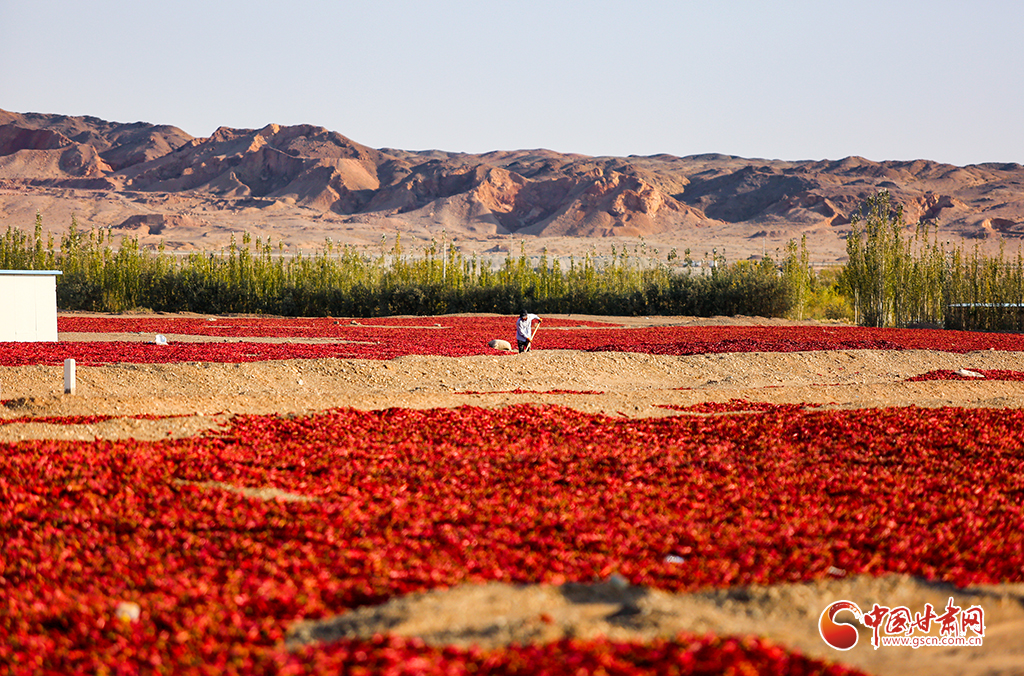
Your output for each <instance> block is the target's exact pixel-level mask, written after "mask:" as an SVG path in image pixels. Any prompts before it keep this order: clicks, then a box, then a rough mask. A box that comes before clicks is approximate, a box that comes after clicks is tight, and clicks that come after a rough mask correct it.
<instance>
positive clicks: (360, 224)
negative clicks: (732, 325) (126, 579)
mask: <svg viewBox="0 0 1024 676" xmlns="http://www.w3.org/2000/svg"><path fill="white" fill-rule="evenodd" d="M1022 186H1024V167H1021V166H1020V165H1019V164H983V165H971V166H967V167H957V166H953V165H947V164H941V163H937V162H933V161H929V160H927V159H921V160H917V161H913V162H897V161H874V160H869V159H866V158H862V157H847V158H839V159H814V160H799V161H791V160H777V159H751V158H742V157H734V156H729V155H717V154H708V155H697V156H689V157H676V156H671V155H652V156H635V155H631V156H629V157H590V156H584V155H578V154H572V153H560V152H554V151H551V150H545V149H530V150H503V151H494V152H490V153H483V154H477V155H471V154H465V153H453V152H446V151H444V150H422V151H410V150H401V149H395V148H379V149H377V148H370V147H367V146H365V145H362V144H360V143H358V142H357V141H354V140H352V139H349V138H347V137H345V136H343V135H342V134H341V133H339V132H336V131H330V130H327V129H325V128H323V127H317V126H314V125H296V126H281V125H277V124H268V125H267V126H265V127H263V128H261V129H231V128H226V127H223V128H221V129H218V130H217V131H216V132H215V133H214V134H213V135H211V136H210V137H207V138H196V137H193V136H191V135H189V134H188V133H187V132H185V131H183V130H181V129H178V128H176V127H172V126H166V125H152V124H148V123H145V122H135V123H117V122H108V121H104V120H100V119H97V118H93V117H69V116H65V115H58V114H39V113H15V112H9V111H3V110H0V223H2V224H5V225H7V226H9V227H16V228H22V229H25V230H31V228H32V227H33V224H34V221H35V216H36V214H37V213H38V214H41V216H42V218H43V224H44V229H45V230H46V231H48V232H50V233H54V234H55V235H56V236H58V237H59V235H60V234H61V233H63V232H64V231H65V230H66V228H67V227H68V224H69V223H70V221H71V218H72V215H74V216H75V217H76V218H77V219H78V222H79V224H80V226H81V227H83V228H84V229H103V230H106V229H109V230H110V231H111V232H112V233H113V234H114V235H115V239H116V238H118V237H120V236H122V235H130V236H133V237H136V238H138V240H139V242H140V243H141V244H142V245H143V246H148V247H156V246H158V245H160V244H163V245H164V246H165V247H166V248H167V249H168V250H169V251H194V250H209V251H215V250H219V249H221V248H224V247H226V246H228V244H229V243H230V241H231V239H232V237H234V238H235V239H236V241H240V240H241V237H242V234H243V233H248V234H249V235H251V236H252V237H253V238H254V239H255V238H257V237H259V238H260V239H261V241H263V242H266V241H267V239H270V240H271V241H272V242H273V243H274V246H275V247H276V246H277V245H278V244H280V245H282V247H283V249H282V251H283V252H285V253H291V254H294V253H296V252H299V251H306V252H308V251H311V250H314V249H317V248H319V247H322V246H324V244H325V242H326V241H327V240H328V239H330V240H331V241H332V243H333V244H334V245H349V246H353V247H356V248H357V249H359V250H362V251H366V252H368V253H373V254H377V253H380V252H381V251H384V250H389V249H390V247H391V246H393V245H394V243H395V241H396V238H398V237H401V239H402V242H403V245H404V246H405V247H406V251H407V253H412V254H415V253H416V251H422V250H423V248H424V247H426V246H429V245H430V243H431V241H433V242H434V243H435V244H436V245H437V246H439V247H446V246H453V247H457V248H458V249H460V250H461V251H463V252H464V253H466V254H467V255H476V256H477V257H478V258H479V259H481V260H483V261H488V262H491V263H494V264H500V262H501V261H502V260H504V258H505V256H507V255H508V254H509V253H511V254H512V255H518V254H519V252H520V251H521V250H525V251H526V253H527V255H529V256H533V257H539V256H540V255H541V253H542V252H545V251H546V252H547V253H548V255H549V256H558V257H568V256H577V257H578V256H583V255H586V254H588V253H589V254H592V255H594V256H597V257H599V258H600V257H607V256H610V255H611V254H612V247H613V246H614V247H616V249H617V251H619V252H621V251H622V250H623V247H627V248H628V249H629V250H630V252H631V253H633V254H635V255H638V256H641V257H644V258H647V259H650V260H651V261H652V262H660V263H663V264H666V265H670V266H672V265H681V264H682V263H683V260H684V258H685V255H686V251H687V250H689V252H690V254H689V255H690V257H691V258H692V259H693V260H694V261H701V260H702V259H705V258H709V257H711V256H714V255H719V256H722V255H724V256H725V258H726V259H727V260H730V261H736V260H744V259H757V258H760V257H762V256H763V255H766V254H767V255H773V256H777V255H778V254H779V253H781V252H784V251H785V247H786V244H787V243H788V242H789V241H799V240H800V239H801V238H802V237H803V236H806V237H807V247H808V251H809V253H810V258H811V261H812V263H814V264H816V265H821V266H826V265H835V264H839V263H841V262H842V261H843V260H844V258H845V255H846V249H845V238H846V236H847V235H848V234H849V231H850V222H851V219H852V218H853V217H854V216H855V215H856V213H857V212H858V209H859V208H860V205H861V204H862V203H863V201H864V199H865V198H867V197H868V196H870V195H871V194H873V193H875V192H877V191H879V190H887V191H889V192H890V193H891V194H892V196H893V201H894V203H896V204H899V205H902V207H903V208H904V216H905V221H906V223H907V224H908V229H910V228H912V227H913V224H916V223H918V222H919V221H921V222H926V223H929V224H930V227H931V229H932V232H933V234H934V236H936V237H937V238H938V239H939V240H940V241H943V242H949V243H950V244H951V245H964V246H966V247H968V248H970V247H973V246H974V245H978V246H979V247H981V248H982V249H984V250H986V251H990V252H995V251H996V250H998V248H999V246H1000V243H1003V245H1004V246H1005V247H1006V248H1007V252H1008V253H1010V254H1011V255H1012V254H1014V253H1015V252H1016V251H1017V249H1018V248H1019V245H1020V242H1021V237H1022V236H1024V188H1022ZM670 256H671V258H670Z"/></svg>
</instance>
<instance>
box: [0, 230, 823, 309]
mask: <svg viewBox="0 0 1024 676" xmlns="http://www.w3.org/2000/svg"><path fill="white" fill-rule="evenodd" d="M687 258H688V256H687ZM705 263H707V264H708V265H707V266H706V267H702V268H699V271H697V272H695V271H694V268H692V267H684V268H682V269H676V268H672V267H670V266H669V265H667V264H664V263H661V262H659V261H657V260H655V257H654V256H653V255H648V252H647V251H646V247H645V246H644V245H639V246H637V247H634V248H633V250H632V251H630V250H629V249H628V248H625V247H621V248H619V249H616V248H615V247H612V255H611V256H610V257H604V258H601V257H598V256H597V255H596V253H593V254H588V255H586V256H583V257H582V258H578V259H577V258H571V259H569V262H568V265H567V266H566V265H564V264H563V263H562V262H561V261H560V260H559V259H558V258H549V257H548V255H547V252H546V251H545V252H543V253H542V254H541V255H540V256H539V259H533V258H531V257H529V256H527V254H526V251H525V247H522V248H521V251H520V254H519V255H518V256H513V255H511V254H509V255H508V256H507V257H506V258H505V259H504V261H503V263H502V264H501V265H500V266H497V267H493V266H491V265H489V264H485V263H484V262H483V261H482V260H480V259H478V258H477V257H476V256H466V255H465V254H464V253H463V252H462V251H460V250H459V249H458V248H457V247H456V246H454V245H453V244H450V243H445V244H442V245H441V246H438V245H437V243H436V242H432V243H431V244H430V245H429V246H428V247H426V248H425V249H423V250H421V251H415V252H411V253H410V252H407V251H405V250H404V249H403V246H402V243H401V241H400V239H397V240H396V241H395V242H394V243H393V244H392V246H391V247H390V248H389V249H388V248H386V244H385V243H384V242H382V245H381V249H380V252H379V253H377V254H372V255H371V254H367V253H366V252H364V251H359V250H357V249H355V248H354V247H351V246H342V247H336V246H334V245H333V244H332V243H331V242H330V240H328V241H327V242H326V243H325V245H324V246H323V247H322V248H321V249H319V250H318V251H315V252H313V253H310V254H307V255H301V254H300V255H294V256H293V255H287V254H285V252H284V251H283V249H282V248H281V247H280V245H279V246H278V247H277V248H275V247H274V246H273V245H272V244H271V242H270V241H261V240H260V239H259V238H256V240H255V241H253V240H252V239H251V238H250V237H249V236H248V235H243V237H242V239H241V242H235V241H234V240H233V241H232V243H231V245H230V246H229V247H227V248H226V249H225V250H222V251H217V252H195V253H190V254H188V255H187V256H178V255H173V254H171V253H169V252H167V251H165V250H164V249H163V247H160V248H159V249H157V250H150V249H146V248H144V247H141V246H140V245H139V243H138V240H137V239H135V238H133V237H130V236H125V237H123V238H121V239H120V240H119V242H117V243H115V241H114V238H113V236H112V234H111V233H110V231H109V230H107V231H102V230H91V231H88V232H83V231H82V229H81V228H80V227H79V225H78V223H77V221H76V220H75V219H72V222H71V224H70V226H69V228H68V230H67V232H66V233H65V234H64V235H62V236H61V238H60V241H59V242H55V241H54V239H53V238H52V237H45V236H44V233H43V227H42V220H41V218H40V217H38V216H37V218H36V224H35V232H34V234H33V235H29V234H27V233H25V232H23V231H21V230H18V229H16V228H12V227H9V228H8V229H7V232H6V233H5V234H4V235H3V237H2V238H0V268H4V269H59V270H62V271H63V274H62V275H61V276H60V277H58V283H57V294H58V306H59V307H60V308H62V309H67V310H93V311H112V312H118V311H125V310H130V309H137V308H148V309H152V310H155V311H168V312H181V311H191V312H202V313H265V314H275V315H307V316H318V315H329V316H351V317H369V316H383V315H395V314H443V313H453V312H499V313H516V312H518V311H519V310H520V309H521V308H524V307H525V308H529V309H531V310H533V311H536V312H548V313H579V314H608V315H658V314H671V315H694V316H711V315H736V314H744V315H760V316H768V317H781V316H787V315H790V314H793V313H802V312H803V311H804V309H805V308H806V307H807V306H808V299H809V298H811V297H812V296H813V294H814V290H815V289H814V282H815V277H814V275H813V274H812V273H811V272H810V269H809V267H808V265H807V251H806V246H805V243H801V245H799V246H798V245H796V244H795V243H793V244H791V245H790V247H788V248H787V251H786V254H785V257H784V259H783V260H782V261H780V262H776V261H774V260H773V259H771V258H770V257H769V258H765V259H764V260H762V261H760V262H757V263H752V262H747V261H742V262H735V263H729V262H727V261H726V260H725V259H724V257H721V256H719V255H718V254H717V253H716V254H715V255H714V256H713V257H712V259H711V260H709V261H705ZM780 269H781V272H780Z"/></svg>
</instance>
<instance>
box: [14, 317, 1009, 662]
mask: <svg viewBox="0 0 1024 676" xmlns="http://www.w3.org/2000/svg"><path fill="white" fill-rule="evenodd" d="M574 318H575V319H580V318H581V317H578V316H577V317H574ZM587 319H591V320H600V319H601V318H594V317H588V318H587ZM608 321H609V322H612V321H613V322H614V323H615V324H626V325H628V326H645V325H672V324H697V323H700V324H702V325H710V326H715V325H730V324H771V325H783V326H784V325H787V324H791V322H787V321H785V320H764V319H757V318H742V317H740V318H712V319H705V320H697V319H693V318H650V319H649V318H633V319H623V318H614V320H611V319H609V320H608ZM167 338H168V340H169V341H172V342H177V341H195V340H225V339H217V338H211V337H202V336H185V335H168V336H167ZM60 340H62V341H76V340H136V341H152V340H153V336H152V335H143V334H107V335H97V334H62V335H61V336H60ZM226 340H231V339H226ZM246 340H260V339H252V338H247V339H246ZM263 340H281V339H263ZM538 342H539V345H538V347H537V349H535V350H534V351H532V352H527V353H524V354H501V353H498V352H495V354H493V355H481V356H473V357H460V358H451V357H439V356H438V357H434V356H406V357H400V358H397V359H393V360H390V361H383V360H335V359H325V360H289V361H270V362H254V363H244V364H230V363H229V364H221V363H178V364H109V365H104V366H94V367H88V366H83V367H79V369H78V379H77V383H78V387H77V392H76V394H75V395H73V396H72V395H64V394H63V392H62V389H61V388H62V369H61V368H60V367H57V366H20V367H4V368H0V388H2V393H0V397H2V399H3V406H2V407H0V418H6V419H12V418H23V417H43V416H78V415H111V416H115V417H114V418H112V419H110V420H106V421H103V422H96V423H89V424H81V425H74V424H72V425H66V424H60V425H54V424H46V423H45V422H40V423H32V422H30V423H19V424H7V425H0V441H3V442H16V441H19V440H24V439H80V440H93V439H119V438H128V437H132V438H136V439H154V440H156V439H164V438H169V437H189V436H194V435H197V434H204V433H205V432H207V431H211V430H215V429H217V428H218V427H220V426H221V425H223V424H224V423H225V422H226V421H228V420H229V419H230V418H231V416H233V415H237V414H245V413H261V414H280V415H294V414H305V413H311V412H316V411H322V410H325V409H330V408H336V407H354V408H358V409H381V408H389V407H410V408H434V407H457V406H462V405H472V406H481V407H488V408H500V407H504V406H507V405H510V404H516V403H525V402H534V403H551V404H559V405H563V406H567V407H571V408H575V409H579V410H582V411H587V412H601V413H605V414H608V415H612V416H628V417H638V418H639V417H652V416H667V415H678V414H679V412H678V411H676V410H673V409H670V408H665V406H685V405H691V404H696V403H701V402H727V401H730V400H733V399H742V400H746V401H750V402H769V403H787V404H818V405H821V406H823V407H838V408H848V409H857V408H869V407H891V406H924V407H941V406H952V407H988V408H1015V409H1016V408H1022V407H1024V385H1022V384H1021V383H1019V382H1006V381H985V380H979V381H924V382H906V379H907V378H909V377H911V376H914V375H919V374H922V373H926V372H929V371H933V370H938V369H952V370H958V369H968V370H989V369H1005V370H1014V371H1024V353H1018V352H1002V351H989V350H985V351H979V352H972V353H967V354H952V353H946V352H934V351H925V350H908V351H873V350H842V351H822V352H796V353H735V354H704V355H693V356H681V357H679V356H659V355H646V354H633V353H626V352H600V353H590V352H576V351H561V350H544V349H543V343H542V341H541V340H539V341H538ZM513 390H520V391H521V393H513V392H511V391H513ZM552 390H567V391H570V393H566V394H558V393H551V391H552ZM151 413H159V414H161V415H174V416H178V417H172V418H161V419H157V420H146V419H138V418H131V417H129V416H132V415H138V414H151ZM205 487H206V489H207V490H211V491H222V490H229V491H238V492H243V494H245V495H247V496H249V497H250V498H251V499H255V500H259V499H277V500H302V499H307V498H304V496H301V495H294V494H288V493H282V492H281V491H276V490H274V489H269V488H268V489H266V490H263V491H260V490H253V489H248V488H247V489H242V488H240V487H235V486H231V485H223V484H216V483H211V484H209V485H206V486H205ZM950 596H955V597H956V599H957V601H958V602H963V603H960V605H963V606H964V607H966V605H968V603H967V602H970V603H979V604H981V605H983V607H984V608H985V612H986V615H985V618H986V625H987V626H986V635H985V642H984V645H983V646H982V647H979V648H959V649H940V648H921V649H916V650H915V649H912V648H899V649H897V648H888V649H883V650H872V648H871V647H870V645H869V640H868V639H869V634H864V633H863V630H862V633H861V641H860V642H859V643H858V645H857V646H856V647H855V648H854V649H853V650H852V651H850V652H848V653H839V652H838V651H835V650H832V649H831V648H829V647H828V646H826V645H825V644H824V643H823V642H822V641H821V639H820V637H819V636H818V633H817V620H818V615H819V614H820V613H821V611H822V609H823V608H824V607H825V606H826V605H827V604H828V603H830V602H832V601H833V600H837V599H845V598H856V599H858V600H861V601H863V602H864V603H871V602H873V601H876V600H877V601H879V602H883V601H891V602H894V603H895V602H899V603H902V604H904V605H907V606H908V607H911V608H919V607H922V606H923V604H924V603H926V602H928V603H932V604H933V605H934V606H935V607H936V608H939V607H941V606H942V605H944V604H945V602H946V599H947V598H949V597H950ZM384 631H388V632H393V633H397V634H402V635H407V636H417V637H420V638H422V639H423V640H425V641H427V642H428V643H436V644H440V645H447V644H455V645H463V646H468V645H474V644H475V645H479V646H481V647H485V648H486V647H494V646H500V645H508V644H511V643H520V644H522V643H530V642H535V641H548V640H554V639H557V638H560V637H565V636H575V637H580V638H588V637H594V636H598V635H604V636H608V637H609V638H612V639H613V640H622V641H650V640H653V639H654V638H657V637H664V638H670V637H671V636H673V635H674V634H675V633H677V632H679V631H689V632H696V633H704V632H712V633H715V634H721V635H732V634H738V635H749V634H753V635H759V636H766V637H768V638H769V639H770V640H772V641H773V642H775V643H777V644H779V645H782V646H785V647H787V648H791V649H797V650H799V651H800V652H802V653H804V654H807V655H810V656H812V657H818V658H821V659H825V660H828V661H831V662H841V663H844V664H849V665H852V666H855V667H858V668H860V669H863V670H864V671H866V672H868V673H875V674H894V675H901V676H906V675H909V674H926V673H935V672H940V673H957V674H1020V673H1024V641H1022V640H1021V636H1022V635H1024V585H1022V584H1019V583H1018V584H1001V585H979V586H978V587H975V588H971V589H966V590H965V589H954V588H952V587H948V586H944V585H941V584H936V583H930V582H926V581H924V580H921V579H916V578H911V577H907V576H899V575H888V576H883V577H877V578H875V577H868V576H854V575H851V576H847V574H846V572H845V571H842V570H834V571H831V577H830V578H829V579H825V580H817V581H815V582H809V583H801V584H788V585H771V586H766V587H749V588H734V589H717V590H715V589H709V590H704V591H701V592H697V593H690V594H669V593H666V592H662V591H660V590H657V589H646V588H642V587H634V586H630V585H629V584H628V583H626V582H625V581H624V580H622V579H619V578H617V577H616V576H614V575H613V576H612V577H610V578H608V579H605V580H594V581H578V582H567V583H565V584H563V585H535V586H522V585H507V584H499V583H489V584H485V585H466V586H461V587H456V588H452V589H446V590H445V589H439V590H434V591H430V592H426V593H421V594H414V595H412V596H409V597H402V598H396V599H393V600H392V601H391V602H389V603H387V604H386V605H384V606H375V607H369V608H362V609H357V610H354V611H351V612H349V613H346V614H344V615H340V616H338V617H335V618H329V619H327V620H323V621H320V622H307V623H300V624H297V625H295V626H294V627H292V629H291V631H290V634H289V636H290V639H289V640H290V641H291V642H292V643H293V644H294V645H296V646H297V645H300V644H302V643H304V642H309V641H319V640H330V639H332V638H338V637H342V636H349V637H372V636H373V635H374V634H375V633H380V632H384Z"/></svg>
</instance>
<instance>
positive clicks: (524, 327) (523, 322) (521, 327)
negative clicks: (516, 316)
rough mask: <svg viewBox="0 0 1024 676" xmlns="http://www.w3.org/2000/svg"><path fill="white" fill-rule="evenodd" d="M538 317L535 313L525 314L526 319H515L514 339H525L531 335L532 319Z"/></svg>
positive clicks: (528, 338)
mask: <svg viewBox="0 0 1024 676" xmlns="http://www.w3.org/2000/svg"><path fill="white" fill-rule="evenodd" d="M535 319H540V317H538V316H537V315H535V314H527V315H526V319H520V320H518V321H516V341H527V340H530V338H532V337H533V320H535Z"/></svg>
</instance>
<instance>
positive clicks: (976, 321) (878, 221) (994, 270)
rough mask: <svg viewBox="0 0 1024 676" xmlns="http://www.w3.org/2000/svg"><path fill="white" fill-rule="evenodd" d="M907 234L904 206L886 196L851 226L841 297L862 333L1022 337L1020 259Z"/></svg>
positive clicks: (918, 232) (922, 229)
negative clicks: (949, 331)
mask: <svg viewBox="0 0 1024 676" xmlns="http://www.w3.org/2000/svg"><path fill="white" fill-rule="evenodd" d="M911 227H912V228H913V232H910V227H908V226H907V224H906V222H905V219H904V214H903V208H902V206H900V205H898V204H895V203H894V202H893V200H892V197H891V196H890V194H889V193H888V192H887V191H882V192H879V193H877V194H875V195H873V196H871V197H870V198H869V199H868V200H867V201H866V202H865V205H864V207H863V208H862V209H861V211H860V213H858V214H857V215H856V216H855V218H854V219H853V226H852V231H851V233H850V236H849V237H848V238H847V240H846V250H847V254H848V255H849V261H848V263H847V264H846V265H845V267H844V268H843V270H842V273H841V275H840V277H839V279H838V280H837V281H838V289H839V291H840V292H841V293H843V294H844V295H845V296H846V297H847V298H848V299H849V301H850V304H851V306H852V308H853V312H854V319H855V320H856V321H858V322H859V323H861V324H864V325H866V326H913V325H944V326H946V327H948V328H964V329H978V330H992V331H995V330H1003V331H1005V330H1022V329H1024V324H1022V310H1024V256H1022V254H1021V252H1020V251H1018V253H1017V255H1016V256H1015V257H1012V258H1011V257H1008V256H1007V255H1006V253H1005V250H1004V249H1003V247H1002V246H1000V250H999V252H998V253H997V254H995V255H991V254H985V253H983V252H982V251H981V248H980V247H978V246H974V247H973V248H970V249H967V248H965V247H964V246H963V245H962V244H959V245H953V244H951V243H949V242H942V241H940V240H939V239H938V238H937V237H936V234H935V232H934V231H933V230H932V229H931V228H930V227H929V226H928V225H927V224H922V223H918V224H917V225H916V226H911Z"/></svg>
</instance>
